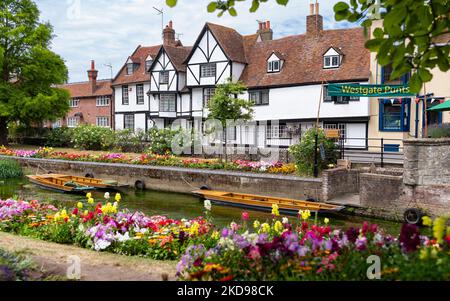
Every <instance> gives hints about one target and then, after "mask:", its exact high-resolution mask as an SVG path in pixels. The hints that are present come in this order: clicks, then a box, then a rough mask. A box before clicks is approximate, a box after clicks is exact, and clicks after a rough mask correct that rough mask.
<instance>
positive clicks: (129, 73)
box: [127, 63, 134, 75]
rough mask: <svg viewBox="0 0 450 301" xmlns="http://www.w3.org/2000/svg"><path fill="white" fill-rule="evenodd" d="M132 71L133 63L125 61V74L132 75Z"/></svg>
mask: <svg viewBox="0 0 450 301" xmlns="http://www.w3.org/2000/svg"><path fill="white" fill-rule="evenodd" d="M133 73H134V64H133V63H127V75H132V74H133Z"/></svg>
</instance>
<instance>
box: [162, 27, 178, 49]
mask: <svg viewBox="0 0 450 301" xmlns="http://www.w3.org/2000/svg"><path fill="white" fill-rule="evenodd" d="M163 44H164V45H171V46H174V45H176V41H175V30H174V29H173V22H172V21H170V22H169V24H168V25H167V26H166V28H165V29H164V30H163Z"/></svg>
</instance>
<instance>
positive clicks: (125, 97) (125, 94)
mask: <svg viewBox="0 0 450 301" xmlns="http://www.w3.org/2000/svg"><path fill="white" fill-rule="evenodd" d="M125 100H126V101H125ZM129 104H130V92H129V90H128V86H122V105H124V106H128V105H129Z"/></svg>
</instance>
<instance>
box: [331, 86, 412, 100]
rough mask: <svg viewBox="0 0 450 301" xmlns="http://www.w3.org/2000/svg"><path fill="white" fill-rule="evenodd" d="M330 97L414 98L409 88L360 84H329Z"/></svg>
mask: <svg viewBox="0 0 450 301" xmlns="http://www.w3.org/2000/svg"><path fill="white" fill-rule="evenodd" d="M328 95H329V96H355V97H400V96H414V95H415V94H413V93H411V92H410V90H409V86H404V85H360V84H329V85H328Z"/></svg>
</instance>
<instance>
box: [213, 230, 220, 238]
mask: <svg viewBox="0 0 450 301" xmlns="http://www.w3.org/2000/svg"><path fill="white" fill-rule="evenodd" d="M211 238H212V239H219V238H220V233H219V231H214V232H213V234H212V235H211Z"/></svg>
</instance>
